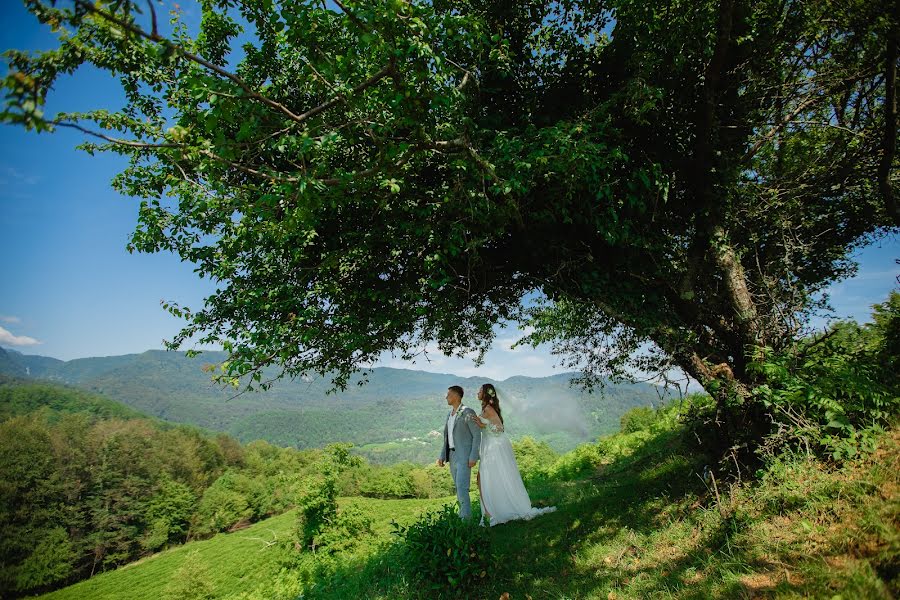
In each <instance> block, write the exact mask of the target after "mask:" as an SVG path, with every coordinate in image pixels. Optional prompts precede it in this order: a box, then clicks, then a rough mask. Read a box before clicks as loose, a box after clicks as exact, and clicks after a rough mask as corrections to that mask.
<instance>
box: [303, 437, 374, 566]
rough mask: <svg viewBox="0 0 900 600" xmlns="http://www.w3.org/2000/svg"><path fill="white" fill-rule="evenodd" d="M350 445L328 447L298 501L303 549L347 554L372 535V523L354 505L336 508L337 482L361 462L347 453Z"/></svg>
mask: <svg viewBox="0 0 900 600" xmlns="http://www.w3.org/2000/svg"><path fill="white" fill-rule="evenodd" d="M350 448H351V444H331V445H329V446H328V447H327V448H326V449H325V452H326V459H325V460H324V461H323V463H322V464H321V466H320V469H321V470H320V472H319V473H318V474H316V475H312V476H310V477H309V478H308V479H307V481H306V482H305V485H304V486H303V490H302V492H301V493H300V495H299V497H298V499H297V538H298V539H299V542H300V546H301V547H302V548H308V549H311V550H312V551H313V552H317V551H321V552H325V553H336V552H341V551H346V550H348V549H350V548H352V547H353V546H354V545H355V544H357V543H359V542H360V538H361V536H363V535H365V534H368V533H371V526H372V521H371V519H370V518H369V517H368V516H367V515H365V514H364V513H363V512H362V511H360V510H359V508H357V507H356V506H354V505H348V506H345V507H343V508H338V502H337V482H338V478H339V477H340V475H341V473H342V472H343V471H345V470H346V469H348V468H354V467H359V466H360V464H361V460H360V458H359V457H357V456H353V455H351V454H350Z"/></svg>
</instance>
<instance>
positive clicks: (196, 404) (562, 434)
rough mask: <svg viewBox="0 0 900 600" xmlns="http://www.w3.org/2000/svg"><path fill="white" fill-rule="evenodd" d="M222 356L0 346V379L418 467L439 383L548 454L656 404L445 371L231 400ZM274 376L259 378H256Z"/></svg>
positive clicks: (386, 372)
mask: <svg viewBox="0 0 900 600" xmlns="http://www.w3.org/2000/svg"><path fill="white" fill-rule="evenodd" d="M224 359H225V354H223V353H221V352H209V353H204V354H203V355H201V356H200V357H197V358H196V359H190V358H187V357H185V356H184V353H182V352H165V351H156V350H151V351H147V352H143V353H141V354H130V355H125V356H111V357H95V358H84V359H77V360H70V361H59V360H56V359H52V358H47V357H41V356H33V355H26V354H21V353H19V352H16V351H13V350H4V349H2V348H0V374H3V373H7V374H9V375H14V376H17V377H24V376H25V373H28V374H29V376H30V377H33V378H38V379H41V380H47V381H52V382H59V383H64V384H67V385H71V386H77V387H79V388H82V389H84V390H87V391H89V392H92V393H94V394H102V395H103V396H106V397H108V398H112V399H115V400H118V401H121V402H123V403H125V404H127V405H128V406H130V407H132V408H134V409H135V410H138V411H140V412H142V413H145V414H147V415H151V416H153V417H157V418H160V419H164V420H166V421H170V422H175V423H187V424H191V425H196V426H198V427H202V428H205V429H209V430H214V431H223V432H226V433H229V434H231V435H232V436H234V437H235V438H237V439H238V440H240V441H242V442H250V441H253V440H257V439H262V440H267V441H269V442H272V443H274V444H278V445H283V446H293V447H297V448H318V447H322V446H324V445H326V444H328V443H330V442H333V441H335V440H341V441H346V442H351V443H353V444H355V445H356V446H357V447H358V448H359V451H360V452H362V453H363V454H364V455H365V456H366V457H367V458H369V459H370V460H374V461H378V462H382V463H393V462H397V461H401V460H408V461H413V462H418V463H427V462H430V461H432V460H434V457H435V456H436V455H437V452H438V450H437V448H438V441H437V440H436V438H435V437H434V436H433V435H431V436H429V433H430V432H432V431H434V430H439V429H440V428H441V426H442V423H443V419H444V417H445V416H446V410H447V406H446V402H445V401H444V394H445V393H446V389H447V387H448V386H450V385H453V384H459V385H462V386H463V387H464V388H465V389H466V390H467V391H468V395H467V397H466V398H465V400H466V402H468V403H469V404H471V405H475V404H477V400H476V399H475V398H474V395H475V392H476V391H477V389H478V387H479V386H480V385H481V384H482V383H493V384H494V385H496V386H497V389H498V390H499V392H500V396H501V402H502V403H503V408H504V415H505V417H506V419H507V422H508V423H509V430H510V434H511V435H512V436H513V437H514V438H517V439H518V438H521V437H523V436H532V437H535V438H536V439H539V440H543V441H546V442H547V443H549V444H550V445H551V446H553V447H554V448H555V449H556V450H557V451H561V452H564V451H568V450H571V449H572V448H574V447H575V446H577V445H578V444H579V443H583V442H586V441H590V440H593V439H596V438H597V436H600V435H606V434H610V433H613V432H615V431H617V430H618V427H619V419H620V418H621V416H622V414H624V413H625V412H626V411H628V410H629V409H631V408H633V407H635V406H652V405H655V404H659V402H660V396H659V392H660V389H659V388H657V387H656V386H653V385H649V384H634V385H629V384H621V385H619V384H612V383H610V384H609V385H607V386H606V387H605V388H604V389H603V390H602V391H601V392H598V393H593V394H588V393H585V392H583V391H581V390H579V389H577V388H573V387H572V386H570V385H569V382H570V380H571V379H572V377H573V374H572V373H563V374H560V375H554V376H551V377H540V378H533V377H522V376H516V377H511V378H509V379H506V380H505V381H495V380H491V379H485V378H461V377H457V376H455V375H450V374H440V373H428V372H425V371H415V370H406V369H391V368H377V369H374V370H373V371H372V372H371V373H370V374H369V375H368V383H366V384H365V385H363V386H359V385H356V383H357V382H358V380H359V378H357V379H354V380H353V381H351V382H350V385H349V386H348V387H347V389H346V390H345V391H342V392H339V393H337V394H332V395H328V394H326V391H327V389H328V387H329V384H328V381H327V380H326V379H324V378H321V377H316V378H310V379H309V380H307V381H304V380H299V379H298V380H294V381H288V380H282V381H279V382H277V383H276V384H275V385H274V386H273V387H272V389H270V390H267V391H266V392H261V393H248V394H244V395H241V396H238V397H236V398H232V396H233V395H234V394H235V391H234V390H230V389H228V390H225V389H222V388H219V387H216V386H214V385H213V384H212V383H211V381H210V374H209V373H207V372H205V371H204V370H203V366H204V365H205V364H211V363H215V362H220V361H222V360H224ZM274 375H275V371H274V370H270V371H267V372H266V373H265V375H264V376H265V377H266V378H268V377H271V376H274Z"/></svg>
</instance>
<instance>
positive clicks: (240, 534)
mask: <svg viewBox="0 0 900 600" xmlns="http://www.w3.org/2000/svg"><path fill="white" fill-rule="evenodd" d="M448 500H449V499H441V500H377V499H373V498H353V499H352V500H350V499H346V498H344V499H341V504H344V503H346V502H348V501H352V502H354V503H356V504H357V505H359V506H361V507H362V508H363V509H364V510H365V511H366V512H367V513H368V514H370V515H371V516H372V517H373V519H374V521H375V523H374V529H375V533H376V535H377V536H378V537H381V538H386V537H388V536H389V530H390V520H391V519H392V518H393V519H395V520H397V521H398V522H401V523H403V522H409V521H412V520H413V519H415V517H416V515H418V514H419V513H421V512H422V511H423V510H426V509H428V508H430V507H436V506H439V505H441V504H442V503H443V502H446V501H448ZM296 517H297V514H296V511H295V510H291V511H288V512H286V513H284V514H281V515H279V516H277V517H272V518H270V519H266V520H265V521H261V522H259V523H255V524H254V525H251V526H250V527H247V528H246V529H242V530H240V531H237V532H234V533H221V534H218V535H216V536H215V537H212V538H210V539H208V540H203V541H195V542H189V543H187V544H185V545H183V546H178V547H175V548H171V549H169V550H165V551H163V552H160V553H158V554H154V555H153V556H150V557H148V558H145V559H142V560H139V561H137V562H134V563H131V564H129V565H126V566H124V567H121V568H119V569H116V570H115V571H109V572H107V573H102V574H100V575H97V576H95V577H92V578H91V579H88V580H85V581H82V582H79V583H77V584H75V585H71V586H69V587H67V588H64V589H61V590H57V591H56V592H52V593H50V594H45V595H43V596H41V598H45V599H48V600H51V599H52V600H65V599H69V598H71V599H72V600H76V599H78V600H81V599H84V598H91V599H92V600H104V599H107V600H112V599H128V600H159V599H160V598H163V597H165V591H166V586H167V585H168V583H169V580H170V578H171V577H172V576H173V574H174V573H175V572H176V571H177V570H178V569H179V567H181V566H182V565H183V564H184V562H185V560H186V559H187V558H188V556H189V555H190V554H191V553H193V552H194V551H196V552H197V554H198V556H199V558H200V560H201V562H202V563H203V564H204V565H205V566H206V568H207V571H208V573H209V576H210V580H211V583H212V586H213V588H214V590H215V593H216V597H220V598H221V597H226V596H230V595H233V594H236V593H239V592H242V591H246V590H252V589H255V588H257V587H260V586H264V585H265V584H266V582H267V581H271V580H272V579H273V578H274V577H275V576H276V573H277V571H278V562H279V559H280V558H281V557H280V556H279V553H280V552H282V551H281V550H280V549H279V548H278V547H277V546H275V545H269V544H267V542H270V541H272V540H275V539H278V540H283V539H286V538H289V537H290V534H291V531H292V529H293V527H294V525H295V520H296Z"/></svg>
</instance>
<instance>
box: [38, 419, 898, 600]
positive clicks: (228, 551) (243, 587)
mask: <svg viewBox="0 0 900 600" xmlns="http://www.w3.org/2000/svg"><path fill="white" fill-rule="evenodd" d="M681 439H682V437H681V435H680V432H679V429H678V426H677V425H676V424H675V421H674V416H673V415H669V418H667V419H666V420H665V421H664V422H662V423H661V424H660V425H658V426H656V427H655V429H654V430H653V431H651V432H637V433H635V434H630V435H618V436H615V437H613V438H611V439H610V440H607V442H606V443H604V445H603V448H604V453H603V454H602V462H603V465H602V466H601V467H600V469H599V470H598V471H597V472H596V473H592V474H591V475H590V476H589V477H585V478H582V479H578V480H574V481H565V480H563V479H562V478H559V477H557V478H555V479H551V480H549V481H547V482H546V483H544V484H541V485H532V486H530V488H531V489H530V491H531V496H532V500H533V502H534V503H536V504H537V503H540V504H555V505H557V506H558V507H559V510H558V511H557V512H555V513H552V514H549V515H545V516H543V517H541V518H539V519H536V520H534V521H531V522H526V523H509V524H505V525H501V526H498V527H496V528H494V529H492V530H491V535H492V538H493V544H494V547H495V550H496V551H497V565H496V567H495V569H494V571H493V572H492V573H490V575H489V576H488V577H487V578H486V582H485V583H484V584H483V585H482V586H481V587H480V588H479V591H478V593H477V594H476V597H479V598H498V597H499V596H500V594H501V593H503V592H509V593H510V595H511V598H512V599H524V598H526V597H527V596H530V597H531V598H533V599H534V600H537V599H539V598H555V599H567V598H571V599H575V598H578V599H583V598H603V599H607V600H608V599H623V598H650V597H652V598H684V599H689V598H697V599H700V598H756V597H779V598H804V597H815V598H818V597H826V598H832V597H834V596H836V595H840V597H842V598H844V599H849V598H892V597H894V596H896V595H897V594H898V592H900V589H898V583H900V582H898V580H897V574H898V568H897V567H898V559H897V557H898V555H900V536H898V515H900V511H898V508H900V497H898V490H900V486H898V484H900V453H898V446H900V432H898V431H896V430H895V431H893V432H891V433H889V434H887V435H885V436H884V438H883V440H882V442H881V446H880V448H879V450H878V451H877V452H876V454H875V455H873V456H871V457H869V458H867V459H865V460H861V461H858V462H856V463H853V464H851V465H848V466H847V467H845V468H843V469H840V470H835V469H828V468H825V467H824V466H823V465H821V464H818V463H816V462H813V461H810V460H807V459H806V458H805V457H797V458H794V459H792V460H786V461H782V462H779V463H777V464H775V465H774V466H772V467H771V468H770V469H769V470H768V472H767V474H766V475H765V476H764V477H763V478H762V479H761V480H760V481H758V482H757V483H755V484H753V485H752V486H750V485H742V486H735V487H734V488H732V489H730V490H728V489H720V490H719V492H720V502H718V503H717V502H716V499H715V495H714V494H713V493H710V492H709V491H707V489H706V487H705V485H704V484H703V482H702V481H701V480H700V478H699V477H698V476H697V473H698V472H702V468H703V465H704V460H703V457H701V456H698V455H696V454H694V453H692V452H691V451H690V450H689V449H688V448H686V447H685V446H684V445H683V443H682V441H681ZM354 501H356V502H360V503H361V505H362V506H363V507H364V509H365V510H366V511H367V512H369V513H370V514H371V515H372V516H373V517H374V518H375V519H376V523H377V529H378V531H377V537H378V538H379V539H380V540H385V539H387V538H388V537H389V535H388V523H389V521H390V519H391V518H398V520H407V519H412V518H413V517H414V515H415V514H416V513H417V512H419V511H421V510H423V509H425V508H427V507H428V506H437V505H438V504H440V502H441V501H434V500H431V501H422V500H397V501H377V500H361V499H354ZM292 523H293V512H291V513H288V514H286V515H282V516H280V517H275V518H273V519H269V520H267V521H265V522H262V523H259V524H257V525H255V526H253V527H251V528H248V529H246V530H243V531H241V532H237V533H234V534H227V535H219V536H217V537H216V538H213V539H212V540H208V541H204V542H196V543H191V544H188V545H187V546H185V547H182V548H177V549H174V550H171V551H169V552H166V553H163V554H161V555H158V556H156V557H153V558H150V559H147V560H144V561H142V562H141V563H139V564H136V565H133V566H129V567H127V568H123V569H119V570H117V571H115V572H112V573H108V574H104V575H101V576H99V577H95V578H94V579H92V580H89V581H87V582H83V583H81V584H78V585H76V586H72V587H70V588H67V589H66V590H62V591H60V592H57V593H55V594H51V595H49V596H48V597H50V598H85V597H91V598H126V597H128V598H156V597H159V596H160V593H161V591H162V590H163V589H164V588H165V585H166V582H167V580H168V578H169V577H171V576H172V573H174V571H175V570H176V569H177V567H178V566H179V565H180V564H181V562H182V561H183V560H184V558H185V557H186V556H187V553H188V552H189V551H190V550H191V549H193V548H197V549H199V550H200V555H201V556H202V557H203V559H204V562H206V564H208V565H209V566H210V572H211V574H212V576H213V584H214V588H215V595H216V597H218V598H236V597H238V594H237V592H240V591H250V590H254V589H255V590H256V592H255V594H249V595H241V596H240V597H241V598H254V599H255V598H257V597H260V598H293V597H295V596H296V590H297V584H296V582H295V583H294V585H291V582H290V580H291V578H292V577H294V575H293V574H292V573H291V572H282V573H280V574H279V573H276V572H275V567H274V566H273V563H274V562H275V557H274V554H271V553H270V551H269V550H268V549H264V548H263V543H262V542H260V541H259V540H251V539H249V538H252V537H259V538H264V539H271V537H272V533H271V531H274V532H275V534H277V535H278V536H279V537H282V536H286V535H288V530H289V529H290V527H291V525H292ZM242 577H243V579H241V578H242ZM125 590H127V592H125ZM282 590H293V591H294V592H293V593H292V594H289V593H287V592H283V591H282ZM456 596H457V595H453V596H452V597H456ZM303 597H304V598H334V599H337V598H366V597H367V598H384V599H388V598H416V597H420V594H419V593H418V590H417V588H416V586H415V585H414V584H411V583H409V582H408V581H406V580H405V579H404V578H403V576H402V574H400V573H399V572H397V570H396V567H395V565H394V562H393V560H392V559H391V555H390V552H389V551H386V550H384V549H383V546H381V545H380V544H379V543H378V541H377V540H371V541H370V542H369V543H368V545H367V546H365V549H364V551H363V553H362V555H361V556H360V555H357V556H355V557H353V558H352V559H349V560H347V562H346V563H345V564H344V565H343V566H341V565H339V566H338V568H337V572H336V573H335V574H334V575H333V576H331V577H327V578H325V579H324V580H322V581H321V582H320V585H316V586H315V587H314V588H312V589H310V588H307V590H306V594H305V595H304V596H303ZM429 597H433V596H429Z"/></svg>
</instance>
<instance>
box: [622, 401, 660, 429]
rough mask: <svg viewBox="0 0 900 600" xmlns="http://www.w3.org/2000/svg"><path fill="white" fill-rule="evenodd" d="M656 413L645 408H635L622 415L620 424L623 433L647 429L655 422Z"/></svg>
mask: <svg viewBox="0 0 900 600" xmlns="http://www.w3.org/2000/svg"><path fill="white" fill-rule="evenodd" d="M656 417H657V413H656V411H655V410H653V409H652V408H650V407H647V406H636V407H634V408H632V409H631V410H629V411H628V412H627V413H625V414H624V415H622V418H621V420H620V424H621V427H622V432H623V433H634V432H635V431H640V430H641V429H649V428H650V426H651V425H653V423H654V422H655V421H656Z"/></svg>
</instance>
